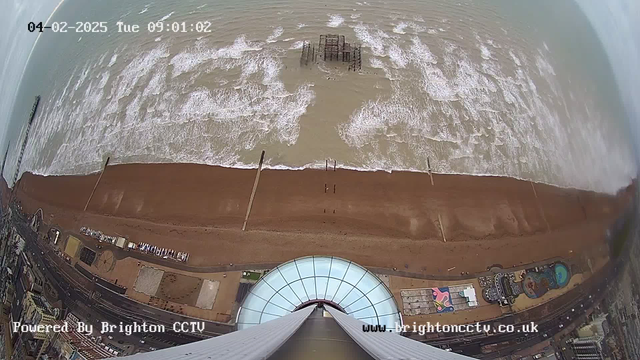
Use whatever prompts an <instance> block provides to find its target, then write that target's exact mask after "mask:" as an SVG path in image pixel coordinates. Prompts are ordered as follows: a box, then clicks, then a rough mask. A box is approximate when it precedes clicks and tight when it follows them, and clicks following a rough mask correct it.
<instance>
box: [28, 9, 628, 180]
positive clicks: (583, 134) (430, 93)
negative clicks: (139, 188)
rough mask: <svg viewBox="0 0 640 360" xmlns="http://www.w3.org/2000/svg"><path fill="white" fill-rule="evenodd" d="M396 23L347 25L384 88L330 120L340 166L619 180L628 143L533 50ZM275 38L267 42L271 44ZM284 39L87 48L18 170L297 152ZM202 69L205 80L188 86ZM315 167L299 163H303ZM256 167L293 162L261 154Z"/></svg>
mask: <svg viewBox="0 0 640 360" xmlns="http://www.w3.org/2000/svg"><path fill="white" fill-rule="evenodd" d="M407 19H409V20H407ZM407 19H405V20H403V21H402V23H403V24H404V25H403V26H402V27H399V28H396V27H397V26H398V25H399V24H400V23H397V22H396V23H394V24H392V25H391V26H389V24H388V23H387V24H386V25H384V24H380V23H377V24H366V23H363V22H358V23H357V24H353V23H354V22H350V25H351V24H353V26H352V27H353V30H354V33H355V35H356V38H357V41H359V42H361V43H362V44H363V47H364V53H365V55H366V57H365V58H368V59H369V60H368V64H369V66H370V67H371V68H374V69H379V70H375V73H376V74H382V73H384V77H385V78H386V79H388V80H391V81H386V80H384V79H382V78H381V79H380V80H379V81H378V80H376V86H377V84H384V86H380V87H377V88H380V89H381V90H380V91H379V92H376V94H377V95H376V96H375V97H373V98H369V99H366V98H365V99H364V100H363V102H362V104H361V105H360V106H359V107H357V108H355V109H352V110H353V111H352V112H351V115H350V116H349V118H348V119H346V120H345V121H344V122H342V123H341V124H340V125H339V126H338V134H339V136H340V137H341V138H342V140H343V141H344V142H345V143H346V144H347V145H348V146H350V147H352V150H353V151H354V154H355V158H354V157H352V156H349V158H350V159H351V160H349V161H346V162H345V164H343V165H342V167H343V168H351V169H356V170H376V169H380V170H387V171H388V170H392V169H393V170H408V171H425V170H426V160H427V158H430V159H431V166H432V167H433V169H434V170H436V171H437V172H440V173H470V174H474V175H483V174H491V175H505V176H511V177H520V178H525V179H534V180H536V181H542V182H548V183H552V184H556V185H560V186H576V187H580V188H587V189H593V190H598V191H608V192H612V191H615V190H617V189H618V188H619V187H620V186H623V185H626V184H627V183H628V180H629V179H630V177H631V176H632V175H633V169H632V167H629V165H628V164H630V163H632V160H631V155H630V154H631V153H630V151H629V149H628V148H626V145H625V144H624V143H623V142H620V143H616V142H612V141H611V139H615V138H616V137H615V136H613V135H612V133H611V132H609V130H607V128H606V127H603V126H602V125H601V124H607V123H608V122H607V121H606V120H607V115H605V114H602V113H600V109H599V108H598V107H596V106H594V105H593V104H592V102H589V101H585V99H589V97H587V96H585V95H584V94H583V93H581V91H582V89H572V90H573V92H571V93H569V94H565V93H563V89H562V87H561V84H560V83H559V80H558V75H557V74H556V70H557V67H556V64H555V63H554V62H553V58H551V57H550V54H549V51H548V50H547V47H546V46H545V44H541V45H540V48H541V49H540V51H536V50H533V51H531V52H526V51H525V50H522V49H521V50H514V49H511V48H509V45H506V44H504V43H502V44H501V43H499V41H498V40H493V41H491V40H484V41H480V40H479V41H478V42H479V44H480V45H478V47H479V49H480V55H481V56H480V57H479V56H477V53H478V50H477V49H474V48H465V47H464V42H459V43H457V42H455V41H453V40H451V39H443V38H441V37H439V36H426V34H424V33H422V34H420V33H421V32H424V31H427V29H426V28H424V27H422V26H421V25H418V24H415V23H414V22H412V21H411V20H410V19H411V17H410V16H407ZM414 21H419V20H417V19H414ZM341 24H342V23H341ZM383 26H384V27H383ZM381 29H385V30H386V31H387V32H388V33H387V32H385V31H383V30H381ZM391 29H393V33H392V30H391ZM407 29H411V30H413V34H411V32H410V31H408V30H407ZM265 30H266V31H265V35H263V36H262V39H264V36H266V35H267V34H268V33H269V32H268V31H270V30H267V29H265ZM276 30H277V28H276V29H275V30H274V32H273V34H271V35H272V36H273V35H277V36H275V37H274V38H271V36H270V39H267V40H276V39H278V38H279V37H280V36H282V33H280V34H277V31H276ZM396 30H397V31H396ZM433 32H435V33H437V30H433ZM394 33H395V34H394ZM406 33H409V35H407V34H406ZM396 34H398V35H396ZM399 35H402V36H399ZM456 35H458V34H456ZM470 36H471V35H469V36H467V33H465V37H466V38H468V39H471V37H470ZM483 36H484V37H487V36H485V35H483ZM451 38H454V39H455V38H456V37H455V36H453V35H452V36H451ZM288 40H291V41H292V43H291V44H284V43H283V42H284V41H288ZM293 40H294V39H293V38H291V39H285V40H283V41H281V42H277V41H276V42H275V43H273V44H268V45H267V43H266V42H265V40H261V41H254V40H250V38H248V37H245V36H244V35H238V36H236V38H235V40H234V41H233V42H231V41H228V42H227V43H226V44H220V43H217V42H213V41H212V42H209V41H210V40H208V39H207V38H199V39H198V40H197V41H195V43H191V45H189V46H188V47H186V48H184V47H183V48H178V50H177V51H176V52H175V53H173V52H171V53H170V49H175V48H177V47H176V46H175V45H176V44H171V41H172V39H171V38H167V39H166V40H165V41H164V42H162V43H151V45H148V44H147V45H148V48H146V49H144V50H138V48H135V47H132V50H130V51H125V50H124V49H117V50H115V51H114V52H113V53H111V52H109V53H108V54H106V53H102V54H97V55H95V58H94V60H92V61H89V62H87V63H84V62H83V63H80V64H78V66H77V67H76V68H75V70H74V71H73V73H72V74H71V76H70V77H69V80H68V81H65V82H66V85H65V84H64V82H63V83H62V84H60V86H59V87H56V88H55V89H54V91H53V93H52V94H51V96H50V98H51V99H50V100H49V101H47V102H46V103H43V107H44V108H43V111H42V112H41V114H42V115H40V116H42V117H43V119H42V121H40V119H39V121H37V122H36V123H35V125H34V128H33V130H32V131H33V132H34V136H33V137H30V146H29V147H28V148H27V153H26V154H25V160H24V162H23V164H24V169H27V170H29V171H34V172H36V173H41V174H47V175H51V174H76V173H86V172H92V171H96V170H98V169H99V168H100V166H101V163H102V162H103V158H104V156H105V155H106V154H108V155H110V156H112V159H113V161H114V163H126V162H195V163H206V164H212V165H222V166H231V167H254V166H255V164H253V163H250V162H246V159H245V158H243V154H245V153H246V152H247V150H253V149H259V148H261V147H262V146H269V145H273V144H283V145H293V144H296V143H297V141H298V137H299V133H300V123H299V122H300V119H301V117H302V116H303V114H304V113H305V112H306V111H307V109H308V108H309V106H311V105H312V104H313V102H314V99H315V97H316V94H315V92H314V90H313V84H310V83H305V82H304V81H305V80H304V79H302V80H301V82H298V83H295V84H292V83H287V84H286V87H285V84H284V83H283V81H282V80H281V79H280V77H281V71H286V70H284V64H283V61H282V57H283V56H285V55H284V54H286V53H287V51H286V50H287V47H288V48H290V49H299V48H300V47H301V46H302V44H303V42H302V41H293ZM483 44H485V45H483ZM482 46H484V47H485V48H486V50H487V51H488V54H487V53H484V51H483V50H482ZM500 48H502V49H503V50H493V49H500ZM545 50H546V51H545ZM474 51H475V52H474ZM105 56H111V60H110V61H109V64H108V65H107V67H100V66H96V65H97V64H102V63H103V61H104V62H106V59H107V57H105ZM116 60H117V64H118V66H113V65H114V64H116ZM514 65H515V66H514ZM225 70H228V71H225ZM558 72H559V71H558ZM203 75H205V76H208V77H209V79H207V81H204V82H200V81H198V79H201V78H203ZM299 80H300V79H299ZM195 84H198V85H195ZM63 85H64V86H63ZM389 87H390V91H387V89H388V88H389ZM382 89H384V90H382ZM574 92H575V94H574ZM565 97H566V99H565ZM558 104H560V106H558ZM31 139H33V140H31ZM32 141H33V142H32ZM585 144H587V146H585ZM602 153H608V154H613V155H612V157H611V159H610V161H609V162H607V163H604V164H602V169H601V170H602V171H600V172H594V171H592V164H591V160H592V159H593V158H597V157H598V156H600V155H599V154H602ZM314 166H318V164H317V163H315V162H313V161H310V162H309V164H307V165H305V166H303V167H314ZM266 167H267V168H293V169H299V168H300V167H287V166H284V165H279V164H276V163H275V160H273V163H271V162H270V160H269V159H268V160H267V164H266ZM602 173H606V174H607V176H603V175H602Z"/></svg>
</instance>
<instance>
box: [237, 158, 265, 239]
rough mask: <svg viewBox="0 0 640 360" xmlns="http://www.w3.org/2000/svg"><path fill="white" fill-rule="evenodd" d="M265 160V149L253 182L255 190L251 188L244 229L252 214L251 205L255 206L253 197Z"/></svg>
mask: <svg viewBox="0 0 640 360" xmlns="http://www.w3.org/2000/svg"><path fill="white" fill-rule="evenodd" d="M263 161H264V150H262V154H261V155H260V163H259V164H258V171H257V172H256V180H255V181H254V182H253V190H251V197H250V198H249V205H248V206H247V215H246V216H245V217H244V224H242V231H245V230H246V228H247V221H249V214H251V206H253V198H254V197H255V196H256V190H257V189H258V182H259V181H260V172H261V171H262V162H263Z"/></svg>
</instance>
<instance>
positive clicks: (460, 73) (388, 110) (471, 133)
mask: <svg viewBox="0 0 640 360" xmlns="http://www.w3.org/2000/svg"><path fill="white" fill-rule="evenodd" d="M354 31H355V32H356V36H357V37H358V40H359V41H361V42H362V43H363V45H364V46H366V47H370V48H371V50H372V51H371V52H372V53H373V55H375V57H372V58H371V59H370V66H371V67H372V68H379V69H383V70H384V73H385V76H386V77H387V78H389V79H393V80H395V81H392V82H391V87H392V92H391V94H390V95H389V96H381V97H378V98H377V99H374V100H368V101H365V102H364V103H363V105H362V107H361V108H360V109H358V110H356V111H355V112H354V113H353V114H352V115H351V117H350V119H349V121H347V122H345V123H343V124H341V125H340V126H339V127H338V130H339V134H340V136H341V138H342V139H343V140H344V141H345V142H346V143H347V144H348V145H350V146H351V147H353V149H354V150H355V151H356V152H357V153H358V154H359V156H358V157H357V159H356V161H355V163H354V164H353V165H354V166H355V167H361V168H368V169H384V170H390V169H403V170H418V171H425V170H426V159H427V158H428V157H429V158H430V159H431V165H432V167H433V168H434V169H437V171H438V172H443V173H470V174H494V175H504V176H515V177H521V176H522V177H525V178H526V177H528V176H531V174H536V175H535V178H536V180H537V181H543V182H547V183H552V184H555V185H559V186H577V187H580V188H586V189H593V190H597V191H605V192H612V191H615V190H617V189H618V188H619V187H620V186H624V185H626V184H628V182H629V180H630V178H631V177H632V176H633V170H632V168H633V167H632V166H628V165H624V164H629V163H632V160H631V153H630V151H629V148H628V146H626V145H624V144H611V143H609V145H608V146H609V149H607V145H605V144H606V143H607V141H606V139H607V138H610V137H611V135H610V134H609V135H606V134H607V131H608V130H606V129H602V128H599V126H595V125H593V124H594V122H590V124H591V125H585V124H582V123H581V122H582V121H584V120H581V119H585V117H584V116H586V114H591V117H593V116H595V115H594V113H596V112H595V111H594V109H593V108H591V109H590V110H589V107H587V108H586V109H585V110H584V112H585V115H584V116H582V115H579V114H580V111H583V110H581V109H583V108H584V106H583V105H582V104H580V106H573V107H571V108H569V107H568V105H565V109H566V111H565V112H566V114H562V115H561V114H559V113H558V112H557V110H556V106H555V104H554V99H556V98H562V92H561V91H560V85H559V84H558V81H557V77H556V76H555V70H554V69H553V66H552V65H551V63H550V61H549V59H548V58H547V57H546V56H545V55H544V54H543V52H542V51H540V52H538V53H537V54H533V55H530V56H529V59H528V60H527V61H525V60H524V57H525V55H524V54H520V53H519V54H518V56H516V54H515V52H514V51H513V50H512V49H508V50H507V52H508V54H509V55H508V57H507V59H509V57H510V58H511V59H510V60H511V61H513V63H514V64H516V65H517V66H518V68H517V69H516V72H515V76H509V75H506V74H505V73H504V70H503V69H502V66H501V65H500V64H501V63H500V62H498V61H497V59H495V58H494V57H497V56H499V54H497V53H496V54H492V53H491V51H490V50H489V49H488V48H487V47H486V46H484V45H482V43H480V45H479V48H480V49H481V55H482V62H480V63H477V62H474V61H473V60H471V59H472V57H471V56H469V54H467V53H466V52H465V51H464V50H463V49H462V48H461V47H460V46H457V45H456V44H455V43H453V42H451V41H448V40H446V41H441V44H442V45H441V46H442V48H441V51H443V56H442V58H438V57H437V56H435V55H434V53H433V52H432V51H431V49H430V46H429V45H427V44H426V43H425V42H424V41H423V39H421V38H420V37H418V36H414V37H412V38H411V42H410V43H409V44H408V46H407V45H405V44H404V42H403V41H402V40H399V39H398V38H393V37H388V36H374V34H376V33H377V30H376V28H375V27H372V26H370V25H364V24H360V25H359V26H356V27H355V28H354ZM485 43H486V44H488V45H489V46H492V47H494V48H502V47H503V45H501V44H498V43H496V42H495V41H491V42H489V41H485ZM543 46H544V45H543ZM482 47H484V48H485V49H486V50H483V49H482ZM528 64H534V67H533V69H531V68H530V67H529V66H528ZM412 68H415V69H416V70H417V71H418V74H419V75H418V76H419V77H421V78H422V79H421V81H420V80H419V81H416V80H415V77H414V76H410V75H408V74H410V72H409V73H407V71H411V69H412ZM537 75H540V76H537ZM540 87H544V88H548V89H549V90H546V91H548V92H551V93H553V94H554V96H552V97H548V96H542V94H541V93H539V91H540V90H539V88H540ZM563 102H564V100H563ZM574 105H577V104H574ZM571 109H573V110H571ZM561 116H562V117H565V116H566V117H568V118H564V119H562V120H561V119H560V117H561ZM599 121H601V120H599ZM569 134H571V135H569ZM577 134H579V135H578V136H577V137H576V135H577ZM614 138H615V136H614ZM522 139H526V141H523V140H522ZM569 139H572V140H569ZM576 139H585V140H586V139H589V140H586V141H585V142H581V144H582V145H580V146H577V145H576ZM440 149H446V150H445V151H444V153H443V152H442V150H440ZM580 149H582V150H580ZM611 151H613V152H615V153H616V154H619V156H620V158H617V159H616V161H615V164H611V166H610V167H609V168H610V169H612V172H615V173H616V179H615V180H614V181H613V182H615V185H613V184H612V183H611V181H612V180H611V178H609V177H607V178H603V177H600V176H597V175H594V173H593V172H592V171H590V170H589V165H588V164H589V161H590V160H589V159H593V158H594V157H597V154H598V153H610V152H611ZM582 152H586V154H583V153H582ZM403 153H406V154H408V155H407V156H404V155H403ZM585 155H587V156H585ZM513 159H517V161H514V160H513ZM576 159H578V160H576ZM356 164H358V165H356ZM607 166H609V165H607ZM523 169H527V170H523ZM614 169H616V170H614ZM620 169H623V170H622V171H620ZM624 169H626V170H624ZM625 171H626V172H625ZM514 174H515V175H514ZM523 174H527V175H523Z"/></svg>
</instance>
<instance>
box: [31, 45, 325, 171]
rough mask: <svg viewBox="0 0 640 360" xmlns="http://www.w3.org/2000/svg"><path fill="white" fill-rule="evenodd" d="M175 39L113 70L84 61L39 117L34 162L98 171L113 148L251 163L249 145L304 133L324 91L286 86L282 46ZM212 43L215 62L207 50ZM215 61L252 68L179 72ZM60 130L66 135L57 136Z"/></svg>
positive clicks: (118, 155)
mask: <svg viewBox="0 0 640 360" xmlns="http://www.w3.org/2000/svg"><path fill="white" fill-rule="evenodd" d="M169 46H170V44H167V43H162V44H159V45H157V47H155V48H153V49H150V50H148V51H144V52H141V53H137V52H129V53H126V52H125V53H121V54H120V56H122V57H123V61H124V63H126V64H127V65H126V66H125V67H124V68H123V69H122V71H120V72H119V73H117V74H114V75H113V76H111V75H110V73H109V72H108V71H103V72H102V73H101V75H100V76H93V75H91V76H88V75H86V72H87V71H86V70H87V69H92V68H94V66H93V64H91V63H87V64H86V65H85V66H83V67H78V68H77V69H76V70H75V71H74V73H73V74H72V76H71V77H70V79H69V82H68V84H67V86H65V87H64V88H63V89H60V90H59V92H57V93H55V94H52V98H54V99H55V101H53V102H49V103H47V104H46V109H45V111H43V116H44V117H45V119H44V121H42V122H39V123H38V125H37V126H36V127H34V129H33V131H34V134H35V136H34V138H36V140H34V143H33V148H31V147H30V148H29V150H28V154H27V156H26V157H25V164H28V167H27V168H28V169H29V170H30V171H33V172H35V173H41V174H74V173H88V172H92V171H95V170H96V169H97V168H99V166H100V165H99V164H100V163H101V162H102V156H103V155H104V154H109V155H110V156H112V160H113V161H114V163H126V162H132V161H144V162H165V161H177V162H197V163H207V164H215V165H224V166H243V163H242V161H241V160H240V158H239V156H240V155H239V154H240V153H241V152H242V151H244V150H247V149H252V148H254V147H256V146H257V145H258V144H259V143H274V142H281V143H284V144H287V145H291V144H294V143H295V142H296V140H297V137H298V134H299V123H298V121H299V119H300V117H301V116H302V115H303V114H304V113H305V112H306V109H307V107H308V106H310V105H311V103H312V102H313V100H314V98H315V93H314V91H313V90H312V86H313V85H312V84H309V83H306V84H301V85H299V86H298V87H297V88H294V89H293V90H292V91H287V90H286V89H285V87H284V84H283V83H282V82H281V81H280V80H279V74H280V70H281V69H282V68H283V64H282V61H281V60H280V57H279V54H280V53H281V50H278V49H264V50H262V47H261V45H260V43H255V42H252V41H249V40H247V39H246V38H245V37H244V36H239V37H237V38H236V40H235V41H234V42H233V44H230V45H227V46H223V47H221V48H217V49H216V48H214V47H212V46H210V45H209V44H207V43H206V40H201V41H200V42H198V43H197V44H196V45H194V46H193V47H192V48H189V49H185V50H184V51H183V52H181V53H178V54H176V55H175V56H173V57H171V56H170V55H169V52H168V49H169ZM207 51H209V52H207ZM203 53H204V54H205V55H207V56H209V57H210V59H208V60H211V63H209V62H208V61H207V60H202V57H201V55H200V54H203ZM210 67H220V68H224V69H234V68H235V69H241V70H242V71H241V72H242V74H241V75H239V78H238V79H237V80H236V81H234V82H230V83H229V82H227V80H224V79H220V80H219V81H217V84H216V85H214V86H212V87H210V88H209V87H197V88H186V87H185V84H187V83H189V81H191V80H190V76H186V77H184V78H175V79H171V81H169V78H170V77H171V76H172V73H173V72H176V71H177V72H178V73H180V74H184V73H189V74H191V75H192V76H198V74H200V72H202V71H206V70H208V69H210ZM83 74H84V75H83ZM105 89H110V90H109V91H107V92H105ZM187 89H188V90H187ZM69 90H70V91H69ZM71 99H74V100H72V101H71ZM75 99H82V101H76V100H75ZM88 119H91V121H88ZM55 134H64V135H63V137H62V138H60V137H59V136H58V137H56V135H55ZM58 138H59V139H62V143H61V144H57V145H56V144H55V143H51V142H52V141H56V140H55V139H58ZM47 149H48V150H47ZM185 149H188V150H185ZM35 154H39V156H37V157H36V156H34V155H35Z"/></svg>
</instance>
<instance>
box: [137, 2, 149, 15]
mask: <svg viewBox="0 0 640 360" xmlns="http://www.w3.org/2000/svg"><path fill="white" fill-rule="evenodd" d="M149 5H151V4H147V5H145V6H144V9H142V10H140V12H139V13H138V14H144V13H146V12H147V11H149Z"/></svg>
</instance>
